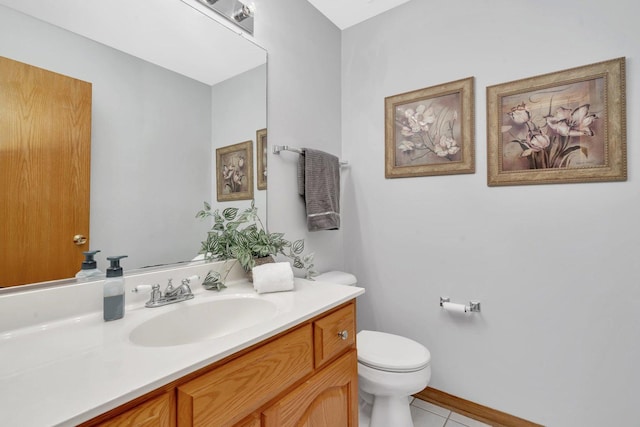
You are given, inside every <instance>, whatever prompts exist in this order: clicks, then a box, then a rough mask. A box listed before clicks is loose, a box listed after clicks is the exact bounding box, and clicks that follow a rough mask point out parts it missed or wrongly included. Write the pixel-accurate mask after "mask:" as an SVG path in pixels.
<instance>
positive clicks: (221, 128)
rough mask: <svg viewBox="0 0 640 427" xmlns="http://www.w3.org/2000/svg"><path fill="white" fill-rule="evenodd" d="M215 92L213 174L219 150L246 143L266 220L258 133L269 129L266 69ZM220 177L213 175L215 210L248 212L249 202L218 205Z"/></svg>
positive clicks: (257, 199)
mask: <svg viewBox="0 0 640 427" xmlns="http://www.w3.org/2000/svg"><path fill="white" fill-rule="evenodd" d="M211 90H212V103H213V105H212V108H211V114H212V119H211V122H212V131H211V133H212V141H213V151H212V153H211V154H212V155H211V170H212V171H215V170H216V151H215V149H216V148H220V147H226V146H228V145H232V144H237V143H240V142H245V141H252V146H253V200H254V201H255V205H256V207H258V214H259V215H260V218H263V219H266V217H267V192H266V191H265V190H258V184H257V182H258V181H257V179H258V178H257V173H258V157H257V156H258V139H257V137H256V131H257V130H259V129H264V128H266V127H267V103H266V98H267V65H266V64H263V65H261V66H259V67H256V68H254V69H252V70H249V71H246V72H244V73H242V74H238V75H237V76H235V77H232V78H230V79H227V80H224V81H222V82H220V83H218V84H215V85H213V86H212V88H211ZM216 189H217V176H216V174H215V173H213V174H212V180H211V197H210V198H209V199H208V200H209V201H210V202H212V204H214V205H215V206H214V208H216V209H225V208H227V207H231V206H233V207H237V208H241V209H244V208H248V207H250V206H251V201H250V200H240V201H238V200H236V201H232V202H217V201H216V198H217V193H216V191H217V190H216Z"/></svg>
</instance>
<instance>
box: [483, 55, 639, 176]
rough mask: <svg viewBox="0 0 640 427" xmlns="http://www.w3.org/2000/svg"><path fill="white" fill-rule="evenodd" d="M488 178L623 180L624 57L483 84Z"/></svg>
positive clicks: (624, 123) (625, 155)
mask: <svg viewBox="0 0 640 427" xmlns="http://www.w3.org/2000/svg"><path fill="white" fill-rule="evenodd" d="M487 163H488V168H487V184H488V185H489V186H500V185H527V184H557V183H578V182H594V181H625V180H626V179H627V154H626V100H625V58H617V59H612V60H609V61H603V62H598V63H595V64H590V65H585V66H581V67H576V68H571V69H568V70H564V71H558V72H554V73H549V74H543V75H540V76H536V77H530V78H526V79H522V80H516V81H512V82H508V83H502V84H499V85H495V86H489V87H487Z"/></svg>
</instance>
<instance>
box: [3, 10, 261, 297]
mask: <svg viewBox="0 0 640 427" xmlns="http://www.w3.org/2000/svg"><path fill="white" fill-rule="evenodd" d="M211 14H213V12H211V11H207V10H206V8H205V7H204V6H201V5H199V3H198V1H197V0H160V1H154V2H148V1H145V0H113V1H109V2H78V1H75V0H56V1H55V2H51V1H46V0H0V56H2V57H5V58H10V59H12V60H15V61H19V62H22V63H25V64H29V65H32V66H35V67H40V68H42V69H46V70H49V71H53V72H55V73H59V74H62V75H65V76H70V77H73V78H75V79H79V80H82V81H85V82H89V83H91V86H92V100H91V107H92V112H91V165H90V167H91V170H90V177H91V178H90V229H89V235H88V236H87V237H88V239H89V242H88V244H87V245H86V246H84V247H82V248H81V250H80V252H81V251H88V250H100V251H101V252H100V253H99V254H98V255H97V256H96V260H97V261H98V268H99V269H101V270H102V271H103V272H104V270H105V269H106V267H107V262H106V259H105V258H106V257H107V256H111V255H125V254H126V255H128V258H127V259H125V260H123V261H122V264H123V266H124V268H125V269H126V270H132V269H139V268H144V267H148V266H156V265H164V264H172V263H177V262H184V261H188V260H191V259H193V258H194V257H195V256H196V255H197V253H198V250H199V249H200V242H201V241H202V240H203V239H204V238H205V237H206V232H207V230H208V229H209V227H210V224H209V223H204V222H201V221H200V220H198V219H196V218H195V214H196V212H197V211H198V210H200V209H201V207H202V204H203V202H204V201H208V202H211V203H212V204H213V205H214V206H215V207H220V208H224V207H227V206H238V207H244V206H248V205H249V204H250V203H251V201H249V200H242V201H235V202H224V203H218V202H216V181H215V179H216V173H215V170H216V162H215V149H216V148H219V147H225V146H229V145H233V144H236V143H239V142H244V141H249V140H250V141H253V156H254V159H253V162H252V163H253V165H254V168H255V165H257V159H256V156H257V155H260V153H257V147H256V143H257V141H256V132H257V131H258V130H262V129H265V128H266V127H267V121H266V105H267V102H266V90H267V89H266V68H267V66H266V59H267V54H266V51H265V50H264V49H262V48H261V47H259V46H257V45H256V44H255V43H254V42H253V41H252V39H251V38H250V37H247V36H245V35H243V34H241V33H240V31H238V30H237V29H234V28H233V27H232V26H231V24H226V23H223V22H221V21H219V19H218V18H215V17H214V16H212V15H211ZM0 155H4V154H2V153H0ZM16 167H17V168H19V167H20V166H19V165H16ZM17 173H19V170H16V174H17ZM253 177H254V178H253V179H254V182H253V185H254V192H253V194H254V199H255V202H256V205H257V206H258V209H259V212H260V213H261V216H263V220H266V218H265V217H264V216H265V215H266V199H267V195H266V190H263V189H259V188H258V186H257V185H256V182H255V181H256V177H257V173H256V170H255V169H254V173H253ZM2 186H3V187H5V188H4V189H3V190H2V191H5V190H6V183H2ZM40 215H41V218H42V221H41V226H42V227H43V229H45V228H46V227H48V220H47V218H48V215H49V213H48V212H40ZM0 220H2V218H0ZM69 238H71V237H69ZM0 239H3V240H4V239H5V236H0ZM3 250H6V251H12V250H13V249H12V248H10V247H3ZM47 252H49V248H48V247H46V245H43V246H40V245H34V247H32V248H30V249H29V253H30V256H31V257H33V259H34V260H35V262H34V264H33V267H32V268H39V263H38V258H39V257H40V255H41V254H43V253H47ZM77 267H78V269H79V268H80V264H79V263H78V264H77ZM2 274H3V272H2V271H0V275H2ZM69 277H71V276H69ZM53 279H61V278H60V277H50V278H45V279H44V280H53ZM18 288H19V287H18V286H13V285H11V287H10V288H7V289H3V290H2V291H3V292H6V291H7V290H8V289H10V290H12V291H15V290H17V289H18Z"/></svg>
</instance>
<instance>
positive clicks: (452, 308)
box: [442, 302, 467, 313]
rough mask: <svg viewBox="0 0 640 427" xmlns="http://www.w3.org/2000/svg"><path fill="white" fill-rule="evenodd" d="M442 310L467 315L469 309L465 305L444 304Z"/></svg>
mask: <svg viewBox="0 0 640 427" xmlns="http://www.w3.org/2000/svg"><path fill="white" fill-rule="evenodd" d="M442 308H444V309H445V310H447V311H452V312H454V313H466V312H467V307H466V306H465V305H464V304H456V303H453V302H443V303H442Z"/></svg>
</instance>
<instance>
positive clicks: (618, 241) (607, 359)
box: [298, 0, 640, 427]
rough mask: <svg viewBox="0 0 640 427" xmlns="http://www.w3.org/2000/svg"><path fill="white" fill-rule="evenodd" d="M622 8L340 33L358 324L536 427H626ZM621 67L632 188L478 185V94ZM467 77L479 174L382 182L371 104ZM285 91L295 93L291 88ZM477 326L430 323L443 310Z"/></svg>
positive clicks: (634, 201)
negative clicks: (412, 345)
mask: <svg viewBox="0 0 640 427" xmlns="http://www.w3.org/2000/svg"><path fill="white" fill-rule="evenodd" d="M633 10H637V6H636V3H635V2H634V1H632V0H618V1H615V2H607V3H603V2H594V1H587V2H584V1H577V0H568V1H565V2H556V1H549V0H544V1H540V0H536V1H533V0H522V1H517V2H514V1H510V0H492V1H487V0H484V1H477V0H455V1H449V2H425V1H421V0H414V1H411V2H409V3H407V4H405V5H403V6H401V7H399V8H397V9H395V10H392V11H390V12H388V13H386V14H384V15H381V16H379V17H376V18H374V19H371V20H369V21H367V22H364V23H362V24H360V25H358V26H355V27H352V28H350V29H347V30H345V31H344V32H343V35H342V37H343V41H342V49H343V51H342V99H343V103H342V130H343V133H342V140H343V154H344V156H345V157H346V158H348V159H349V160H350V161H351V164H352V166H351V172H350V173H351V180H350V181H349V182H348V184H347V187H346V190H345V192H346V194H345V203H344V211H345V212H346V220H345V222H344V230H345V231H344V234H345V253H346V254H349V256H348V258H347V261H346V264H347V268H348V269H349V270H351V271H353V272H354V273H355V274H357V276H358V277H359V279H360V283H361V284H362V285H363V286H364V287H366V288H367V293H366V294H365V295H364V296H363V297H361V298H360V299H359V306H358V314H359V327H360V328H372V329H378V330H382V331H387V332H392V333H400V334H404V335H406V336H409V337H411V338H413V339H416V340H417V341H419V342H421V343H423V344H425V345H426V346H428V347H429V349H430V350H431V354H432V366H433V377H432V381H431V385H432V386H433V387H435V388H437V389H440V390H443V391H446V392H448V393H451V394H453V395H456V396H459V397H462V398H465V399H469V400H471V401H474V402H477V403H480V404H483V405H487V406H489V407H492V408H495V409H499V410H502V411H505V412H507V413H511V414H514V415H517V416H520V417H523V418H526V419H529V420H532V421H536V422H539V423H542V424H545V425H549V426H594V427H595V426H605V425H607V426H613V425H638V416H637V404H638V395H639V393H638V391H637V388H638V384H640V368H638V366H637V364H638V362H639V361H640V329H639V328H638V324H639V321H638V318H639V315H640V314H639V312H638V306H639V303H640V286H639V285H638V279H639V277H640V263H638V261H637V260H638V256H639V255H640V251H639V249H640V248H639V246H640V227H638V226H637V221H638V217H639V216H640V197H639V196H640V192H639V191H638V184H639V182H638V175H637V173H636V171H638V170H639V168H640V158H639V157H638V153H637V148H636V140H637V138H638V135H639V134H640V124H638V122H637V120H634V118H635V117H636V116H637V115H638V100H639V99H640V93H639V91H640V88H639V86H638V84H637V82H636V79H635V76H637V74H638V73H637V58H638V57H640V44H638V40H639V39H640V29H639V28H640V27H638V24H637V19H636V16H635V15H636V14H635V13H631V12H632V11H633ZM620 56H626V57H627V76H628V81H627V117H628V118H629V122H628V132H627V136H628V138H627V141H628V159H629V160H628V166H629V180H628V181H627V182H620V183H592V184H566V185H540V186H519V187H517V186H516V187H502V188H488V187H487V185H486V173H487V167H486V151H487V150H486V108H485V105H486V97H485V88H486V86H489V85H494V84H499V83H503V82H507V81H511V80H516V79H520V78H524V77H529V76H535V75H538V74H542V73H547V72H552V71H559V70H563V69H566V68H571V67H575V66H580V65H586V64H590V63H594V62H598V61H602V60H608V59H612V58H616V57H620ZM469 76H475V85H476V86H475V87H476V96H475V99H476V101H475V112H476V114H475V116H476V125H475V132H476V173H475V174H474V175H458V176H439V177H422V178H405V179H395V180H387V179H385V178H384V98H385V97H386V96H390V95H394V94H398V93H402V92H406V91H410V90H415V89H420V88H424V87H429V86H433V85H437V84H440V83H444V82H449V81H453V80H456V79H460V78H465V77H469ZM298 79H305V76H304V75H302V74H299V75H298ZM440 295H443V296H449V297H451V298H452V300H453V301H454V302H468V301H469V300H472V299H477V300H480V301H481V302H482V314H480V315H474V316H468V317H462V318H460V317H456V316H453V315H451V314H449V313H446V312H443V311H442V310H441V309H440V307H439V305H438V302H439V296H440Z"/></svg>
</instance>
